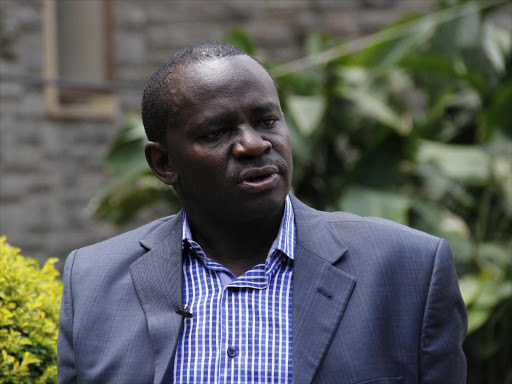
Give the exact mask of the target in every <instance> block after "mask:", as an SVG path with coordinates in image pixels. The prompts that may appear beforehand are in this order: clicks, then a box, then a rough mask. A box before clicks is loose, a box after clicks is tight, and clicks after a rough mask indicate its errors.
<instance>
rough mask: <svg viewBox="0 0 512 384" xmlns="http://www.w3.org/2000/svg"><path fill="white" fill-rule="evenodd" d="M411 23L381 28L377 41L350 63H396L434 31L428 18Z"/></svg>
mask: <svg viewBox="0 0 512 384" xmlns="http://www.w3.org/2000/svg"><path fill="white" fill-rule="evenodd" d="M412 23H413V24H409V25H407V26H404V27H401V26H399V25H397V24H399V23H396V24H395V25H392V26H391V27H390V28H388V29H387V30H386V29H385V30H383V31H382V35H381V36H379V39H378V40H377V41H375V42H374V43H373V44H372V45H370V46H369V47H367V48H365V49H363V50H362V51H361V52H360V53H359V54H358V55H356V56H355V57H354V58H353V60H352V64H354V65H360V66H366V67H389V66H392V65H395V64H396V63H398V62H399V61H400V60H401V59H402V58H403V57H405V56H406V55H408V54H410V53H412V52H414V51H415V50H417V49H418V47H419V46H420V45H421V44H422V43H424V42H425V41H427V40H428V39H429V38H430V37H431V36H432V35H433V33H434V30H435V24H434V22H433V21H432V19H430V18H422V19H418V20H416V21H413V22H412ZM398 31H403V33H400V32H398ZM397 32H398V33H397Z"/></svg>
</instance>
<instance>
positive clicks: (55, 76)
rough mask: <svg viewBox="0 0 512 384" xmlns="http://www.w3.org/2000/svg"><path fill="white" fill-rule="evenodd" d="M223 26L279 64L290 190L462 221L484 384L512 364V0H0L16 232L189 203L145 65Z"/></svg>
mask: <svg viewBox="0 0 512 384" xmlns="http://www.w3.org/2000/svg"><path fill="white" fill-rule="evenodd" d="M205 40H224V41H227V42H230V43H232V44H235V45H238V46H240V47H241V48H243V49H245V50H246V51H247V52H249V53H251V54H253V55H255V56H256V57H257V58H258V59H260V60H261V61H262V62H263V63H264V64H265V65H266V66H267V67H268V68H270V70H271V72H272V73H273V75H274V76H275V78H276V80H277V82H278V84H279V92H280V97H281V102H282V106H283V110H284V112H285V114H286V117H287V123H288V127H289V128H290V131H291V133H292V140H293V151H294V162H295V174H294V185H293V192H294V193H295V194H296V195H297V196H298V197H299V198H301V199H302V200H303V201H305V202H307V203H308V204H310V205H311V206H314V207H316V208H319V209H325V210H346V211H351V212H354V213H357V214H360V215H363V216H380V217H385V218H388V219H391V220H394V221H398V222H401V223H403V224H406V225H409V226H412V227H414V228H418V229H420V230H424V231H427V232H429V233H432V234H434V235H437V236H441V237H444V238H447V239H448V240H449V241H450V243H451V245H452V248H453V251H454V257H455V260H456V265H457V270H458V273H459V279H460V285H461V290H462V293H463V296H464V299H465V301H466V305H467V306H468V311H469V330H468V332H469V336H468V339H467V341H466V344H465V348H466V354H467V356H468V361H469V379H468V382H471V383H512V363H511V362H512V342H511V340H512V240H511V238H512V236H511V235H512V112H511V109H512V58H511V57H512V56H511V50H512V3H511V1H510V0H509V1H507V0H502V1H464V0H461V1H450V0H337V1H335V0H310V1H305V0H304V1H302V0H295V1H291V0H283V1H280V0H276V1H252V0H248V1H234V0H232V1H151V0H150V1H144V2H142V1H135V0H125V1H115V0H113V1H109V0H43V1H37V0H1V1H0V44H1V53H0V128H1V133H0V172H1V178H0V234H1V235H6V236H7V241H8V242H9V243H10V244H12V245H15V246H17V247H20V248H22V251H23V254H24V255H25V256H30V257H34V258H36V259H38V260H40V261H45V260H46V259H48V258H50V257H58V258H59V259H60V262H59V264H58V268H59V269H62V266H63V262H64V261H65V258H66V256H67V254H68V253H69V252H71V251H72V250H73V249H75V248H77V247H81V246H85V245H88V244H91V243H94V242H97V241H101V240H103V239H106V238H108V237H111V236H113V235H115V234H118V233H121V232H123V231H126V230H128V229H130V228H134V227H136V226H138V225H140V224H143V223H146V222H148V221H149V220H152V219H155V218H158V217H161V216H166V215H169V214H171V213H174V212H176V211H177V210H178V209H179V203H178V202H177V200H176V198H175V195H174V193H173V192H172V190H171V189H169V188H167V187H166V186H164V185H162V184H161V183H160V182H158V181H157V180H156V178H154V177H153V176H152V175H151V173H150V172H149V169H148V167H147V165H146V163H145V160H144V156H143V152H142V148H143V145H144V141H145V137H144V132H143V127H142V125H141V123H140V101H141V95H142V90H143V88H144V84H145V82H146V80H147V79H148V77H149V76H150V75H151V73H152V72H153V71H154V70H155V69H156V67H157V66H158V65H160V64H161V62H162V61H163V60H164V59H165V58H166V57H168V56H169V55H170V54H172V53H174V52H175V51H177V50H178V49H181V48H183V47H184V46H186V45H190V44H193V43H197V42H200V41H205Z"/></svg>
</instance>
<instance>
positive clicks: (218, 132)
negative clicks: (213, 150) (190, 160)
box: [204, 128, 226, 139]
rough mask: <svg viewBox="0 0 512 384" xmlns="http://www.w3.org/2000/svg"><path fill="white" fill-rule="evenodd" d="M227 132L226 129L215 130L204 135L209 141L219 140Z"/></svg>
mask: <svg viewBox="0 0 512 384" xmlns="http://www.w3.org/2000/svg"><path fill="white" fill-rule="evenodd" d="M225 131H226V130H225V129H224V128H219V129H214V130H211V131H210V132H208V133H207V134H206V135H204V137H205V138H207V139H217V138H219V137H220V136H222V135H223V134H224V132H225Z"/></svg>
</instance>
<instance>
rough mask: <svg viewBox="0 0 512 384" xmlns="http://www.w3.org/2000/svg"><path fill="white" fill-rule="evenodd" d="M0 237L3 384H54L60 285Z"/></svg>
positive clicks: (49, 270)
mask: <svg viewBox="0 0 512 384" xmlns="http://www.w3.org/2000/svg"><path fill="white" fill-rule="evenodd" d="M5 240H6V239H5V236H3V237H0V271H2V272H1V274H0V350H1V353H2V356H1V358H0V383H16V384H22V383H56V382H57V331H58V320H59V308H60V297H61V294H62V283H61V282H59V281H58V280H56V277H57V276H58V274H59V273H58V271H57V270H56V269H55V268H54V267H53V264H54V263H55V262H56V261H57V259H49V260H48V261H47V262H46V264H45V265H44V267H43V268H42V269H41V268H39V264H38V262H37V260H31V259H26V258H24V257H23V256H21V255H20V254H19V251H20V250H19V249H18V248H14V247H12V246H10V245H9V244H7V243H6V242H5Z"/></svg>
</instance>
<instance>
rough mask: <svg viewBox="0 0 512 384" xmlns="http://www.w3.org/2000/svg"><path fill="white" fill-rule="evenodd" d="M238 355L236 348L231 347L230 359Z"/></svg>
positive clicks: (229, 350) (229, 349)
mask: <svg viewBox="0 0 512 384" xmlns="http://www.w3.org/2000/svg"><path fill="white" fill-rule="evenodd" d="M236 354H237V350H236V348H234V347H229V348H228V356H229V357H235V356H236Z"/></svg>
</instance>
